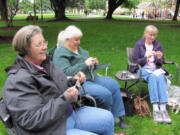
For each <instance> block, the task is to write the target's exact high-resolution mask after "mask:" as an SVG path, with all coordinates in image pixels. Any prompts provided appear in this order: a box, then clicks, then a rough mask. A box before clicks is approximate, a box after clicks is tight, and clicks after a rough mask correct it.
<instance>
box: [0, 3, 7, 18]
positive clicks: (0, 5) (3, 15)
mask: <svg viewBox="0 0 180 135" xmlns="http://www.w3.org/2000/svg"><path fill="white" fill-rule="evenodd" d="M7 7H8V5H7V0H0V10H1V18H2V20H8V8H7Z"/></svg>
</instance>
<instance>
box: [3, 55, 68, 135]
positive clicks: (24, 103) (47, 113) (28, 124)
mask: <svg viewBox="0 0 180 135" xmlns="http://www.w3.org/2000/svg"><path fill="white" fill-rule="evenodd" d="M42 66H43V67H44V68H45V69H46V71H47V74H46V73H44V72H43V71H41V70H39V69H38V68H36V67H35V66H34V65H33V64H31V63H29V62H27V61H26V60H24V59H23V58H22V57H21V56H18V58H17V59H16V61H15V64H14V65H13V66H11V67H9V68H7V73H8V78H7V80H6V82H5V85H4V87H3V90H2V97H3V100H4V101H5V103H6V105H7V108H8V110H9V111H10V114H11V116H12V121H13V124H14V126H15V130H16V131H17V133H18V135H65V134H66V119H67V106H68V104H69V103H68V102H67V101H65V100H64V99H63V98H62V97H63V93H64V91H65V90H66V89H67V79H66V76H65V75H64V73H63V72H62V71H61V70H60V69H59V68H56V67H55V66H54V65H53V64H52V62H51V61H50V60H48V58H47V59H46V60H45V61H44V62H43V63H42Z"/></svg>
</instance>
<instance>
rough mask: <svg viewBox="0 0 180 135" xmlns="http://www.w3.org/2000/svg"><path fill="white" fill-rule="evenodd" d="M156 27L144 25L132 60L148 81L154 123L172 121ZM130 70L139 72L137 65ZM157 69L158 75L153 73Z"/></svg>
mask: <svg viewBox="0 0 180 135" xmlns="http://www.w3.org/2000/svg"><path fill="white" fill-rule="evenodd" d="M157 33H158V29H157V28H156V27H155V26H154V25H148V26H146V27H145V30H144V35H143V38H142V39H140V40H139V41H137V42H136V44H135V47H134V55H133V62H134V63H138V64H140V65H141V66H142V77H143V78H144V79H145V80H146V81H147V82H148V89H149V95H150V101H151V103H152V104H153V118H154V121H155V122H156V123H168V124H170V123H172V120H171V119H170V117H169V115H168V112H167V110H166V103H167V102H168V97H167V93H166V78H165V75H164V73H165V74H168V73H167V71H166V70H165V69H164V68H162V64H163V62H164V54H163V48H162V46H161V44H160V43H159V42H158V41H157V40H155V39H156V36H157ZM131 70H132V72H137V73H138V74H140V72H139V70H138V67H132V68H131ZM154 71H156V72H157V71H159V73H161V74H160V75H158V74H154V73H153V72H154Z"/></svg>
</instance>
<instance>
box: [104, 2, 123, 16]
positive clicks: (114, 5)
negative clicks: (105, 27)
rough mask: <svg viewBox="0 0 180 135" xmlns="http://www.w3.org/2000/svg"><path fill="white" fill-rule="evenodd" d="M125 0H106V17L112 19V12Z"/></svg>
mask: <svg viewBox="0 0 180 135" xmlns="http://www.w3.org/2000/svg"><path fill="white" fill-rule="evenodd" d="M124 1H125V0H108V13H107V16H106V19H112V14H113V12H114V11H115V10H116V8H118V7H119V6H120V5H121V4H122V3H123V2H124Z"/></svg>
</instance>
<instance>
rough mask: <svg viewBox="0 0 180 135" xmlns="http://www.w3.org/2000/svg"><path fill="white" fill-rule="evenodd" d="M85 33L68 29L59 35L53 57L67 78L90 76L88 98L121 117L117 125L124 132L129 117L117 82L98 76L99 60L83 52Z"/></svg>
mask: <svg viewBox="0 0 180 135" xmlns="http://www.w3.org/2000/svg"><path fill="white" fill-rule="evenodd" d="M81 37H82V31H81V30H80V29H79V28H77V27H76V26H73V25H71V26H68V27H67V28H66V29H65V30H64V31H61V32H60V33H59V35H58V42H57V49H56V50H55V52H54V55H53V63H54V64H55V65H56V66H58V67H60V68H61V69H62V70H63V71H64V73H65V74H66V75H71V76H73V75H75V74H76V73H78V72H79V71H82V72H83V73H84V74H85V75H86V81H85V82H84V84H83V87H84V88H85V90H86V91H87V93H88V94H90V95H91V96H93V97H95V99H97V101H98V102H97V103H99V104H101V106H103V107H104V108H105V109H108V110H110V111H111V112H112V113H113V115H114V117H115V118H116V117H119V122H118V123H117V124H118V125H119V126H120V127H121V128H123V129H126V128H129V126H128V125H126V124H124V123H123V122H122V116H123V115H125V110H124V104H123V100H122V96H121V93H120V87H119V84H118V82H117V81H115V80H114V79H112V78H110V77H104V76H97V75H96V74H94V73H93V72H91V71H92V67H94V66H98V60H97V58H93V57H90V56H89V53H88V51H86V50H84V49H82V48H81V47H80V46H79V45H80V39H81Z"/></svg>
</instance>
